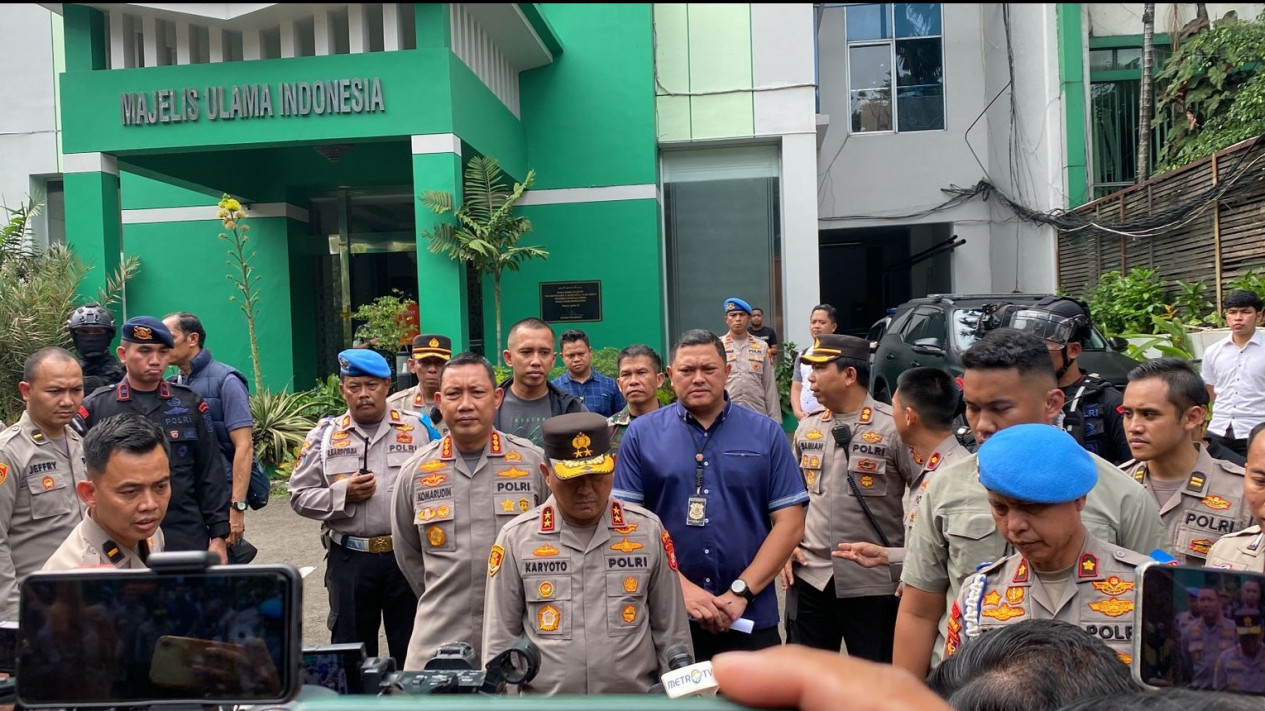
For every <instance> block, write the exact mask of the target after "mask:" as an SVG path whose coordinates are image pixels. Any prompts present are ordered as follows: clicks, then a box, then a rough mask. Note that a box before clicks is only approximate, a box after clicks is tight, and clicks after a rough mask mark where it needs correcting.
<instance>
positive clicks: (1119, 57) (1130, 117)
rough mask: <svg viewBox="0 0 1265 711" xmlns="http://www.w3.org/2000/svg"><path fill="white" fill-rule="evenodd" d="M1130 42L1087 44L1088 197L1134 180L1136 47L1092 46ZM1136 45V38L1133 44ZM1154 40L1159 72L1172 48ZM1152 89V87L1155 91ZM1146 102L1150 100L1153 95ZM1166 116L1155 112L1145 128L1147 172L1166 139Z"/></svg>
mask: <svg viewBox="0 0 1265 711" xmlns="http://www.w3.org/2000/svg"><path fill="white" fill-rule="evenodd" d="M1131 39H1133V38H1128V37H1125V38H1117V37H1107V38H1099V39H1094V40H1090V42H1091V46H1090V50H1089V69H1090V88H1089V99H1090V106H1089V112H1090V118H1091V126H1092V129H1093V143H1092V150H1093V176H1094V185H1093V193H1092V197H1093V198H1100V197H1103V196H1104V195H1110V194H1111V193H1114V192H1116V191H1118V190H1121V189H1124V188H1127V187H1129V186H1130V185H1133V184H1134V183H1135V182H1137V180H1136V177H1137V172H1138V168H1137V165H1138V158H1137V149H1138V107H1139V106H1140V103H1141V102H1140V94H1141V91H1142V48H1141V47H1140V46H1119V47H1100V48H1094V47H1093V45H1094V44H1095V43H1101V42H1127V41H1129V40H1131ZM1139 41H1140V40H1139ZM1166 41H1167V40H1164V39H1162V38H1161V37H1160V36H1157V37H1156V40H1155V45H1156V46H1155V57H1154V62H1153V63H1154V71H1155V73H1157V74H1158V73H1159V72H1160V70H1161V69H1163V67H1164V63H1165V62H1167V61H1168V58H1169V56H1170V55H1171V54H1172V50H1171V49H1170V48H1169V47H1168V46H1166V45H1165V42H1166ZM1155 90H1156V91H1158V87H1155ZM1152 100H1155V97H1154V95H1153V96H1152ZM1169 118H1170V117H1168V116H1166V115H1163V114H1161V116H1160V119H1161V120H1160V123H1159V124H1158V125H1155V126H1152V128H1151V168H1152V169H1154V168H1155V166H1156V164H1157V158H1158V156H1159V153H1160V147H1161V146H1162V145H1163V144H1164V140H1165V138H1166V137H1167V135H1168V130H1169V126H1170V121H1169V120H1168V119H1169Z"/></svg>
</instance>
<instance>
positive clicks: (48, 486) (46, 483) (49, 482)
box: [40, 476, 57, 491]
mask: <svg viewBox="0 0 1265 711" xmlns="http://www.w3.org/2000/svg"><path fill="white" fill-rule="evenodd" d="M40 485H41V486H43V487H44V491H52V490H53V487H54V486H57V482H55V481H53V477H51V476H46V477H44V478H43V479H41V480H40Z"/></svg>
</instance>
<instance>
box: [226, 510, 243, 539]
mask: <svg viewBox="0 0 1265 711" xmlns="http://www.w3.org/2000/svg"><path fill="white" fill-rule="evenodd" d="M245 533H246V512H245V511H238V510H237V509H235V508H232V507H230V508H229V510H228V544H229V545H230V546H231V545H233V544H234V543H237V542H238V541H240V540H242V535H243V534H245Z"/></svg>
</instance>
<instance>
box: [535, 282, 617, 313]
mask: <svg viewBox="0 0 1265 711" xmlns="http://www.w3.org/2000/svg"><path fill="white" fill-rule="evenodd" d="M540 318H541V319H542V320H545V321H548V322H550V323H553V322H557V321H601V320H602V282H600V281H553V282H543V283H541V285H540Z"/></svg>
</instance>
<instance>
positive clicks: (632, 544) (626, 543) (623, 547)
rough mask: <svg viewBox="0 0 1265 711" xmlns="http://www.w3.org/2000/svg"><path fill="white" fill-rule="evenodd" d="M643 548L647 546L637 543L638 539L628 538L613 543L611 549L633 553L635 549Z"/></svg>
mask: <svg viewBox="0 0 1265 711" xmlns="http://www.w3.org/2000/svg"><path fill="white" fill-rule="evenodd" d="M642 548H645V546H643V545H641V544H640V543H637V542H636V541H630V540H628V539H627V538H625V539H624V540H622V541H620V542H619V543H612V544H611V550H615V551H619V552H620V553H632V552H633V551H636V550H641V549H642Z"/></svg>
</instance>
